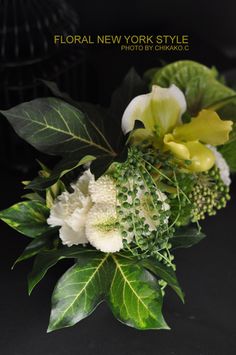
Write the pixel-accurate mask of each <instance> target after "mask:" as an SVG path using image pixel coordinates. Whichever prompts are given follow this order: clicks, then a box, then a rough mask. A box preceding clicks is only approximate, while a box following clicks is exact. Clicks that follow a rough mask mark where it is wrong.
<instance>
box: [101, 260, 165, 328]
mask: <svg viewBox="0 0 236 355" xmlns="http://www.w3.org/2000/svg"><path fill="white" fill-rule="evenodd" d="M111 257H112V259H113V263H114V265H115V270H114V274H113V277H112V281H111V286H110V289H109V292H108V303H109V305H110V307H111V310H112V312H113V314H114V315H115V317H116V318H118V319H119V320H120V321H121V322H123V323H125V324H127V325H129V326H132V327H135V328H137V329H169V327H168V325H167V324H166V322H165V320H164V318H163V316H162V313H161V308H162V294H161V290H160V288H159V286H158V282H157V280H156V278H155V277H154V276H153V275H152V274H151V273H150V272H148V271H147V270H146V269H144V268H143V267H142V266H141V265H139V264H138V263H136V261H135V260H130V259H128V258H125V257H121V256H116V255H115V254H112V256H111Z"/></svg>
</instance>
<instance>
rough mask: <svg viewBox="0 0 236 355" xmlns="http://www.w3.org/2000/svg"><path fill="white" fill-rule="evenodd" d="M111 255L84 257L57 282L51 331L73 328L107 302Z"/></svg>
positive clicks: (84, 255) (53, 298)
mask: <svg viewBox="0 0 236 355" xmlns="http://www.w3.org/2000/svg"><path fill="white" fill-rule="evenodd" d="M108 263H109V254H104V253H99V252H97V251H93V252H92V253H90V254H83V253H82V254H81V255H80V257H79V259H78V261H77V263H76V264H75V265H74V266H73V267H72V268H70V269H69V270H68V271H67V272H66V273H65V274H64V275H63V276H62V277H61V279H60V280H59V281H58V283H57V285H56V288H55V290H54V292H53V296H52V311H51V317H50V322H49V327H48V332H51V331H53V330H56V329H60V328H65V327H70V326H72V325H74V324H76V323H77V322H79V321H80V320H81V319H83V318H85V317H87V316H88V315H89V314H90V313H91V312H92V311H93V310H94V309H95V308H96V306H97V305H98V304H99V303H100V302H101V301H102V300H103V299H104V296H105V293H106V289H107V285H106V283H107V281H108V280H109V276H108V274H107V273H108V272H109V267H108Z"/></svg>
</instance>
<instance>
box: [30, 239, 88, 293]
mask: <svg viewBox="0 0 236 355" xmlns="http://www.w3.org/2000/svg"><path fill="white" fill-rule="evenodd" d="M87 253H88V254H89V253H93V250H92V249H85V248H84V247H78V246H73V247H70V248H69V247H63V248H60V249H58V250H47V251H43V252H41V253H39V254H38V255H37V256H36V258H35V261H34V265H33V269H32V271H31V273H30V274H29V276H28V291H29V294H31V292H32V291H33V289H34V288H35V286H36V285H37V284H38V283H39V282H40V281H41V280H42V278H43V277H44V276H45V275H46V273H47V271H48V270H49V269H50V268H51V267H53V266H54V265H56V264H57V262H58V261H59V260H62V259H70V258H72V259H75V258H78V257H79V256H80V255H81V254H84V255H85V254H86V255H87Z"/></svg>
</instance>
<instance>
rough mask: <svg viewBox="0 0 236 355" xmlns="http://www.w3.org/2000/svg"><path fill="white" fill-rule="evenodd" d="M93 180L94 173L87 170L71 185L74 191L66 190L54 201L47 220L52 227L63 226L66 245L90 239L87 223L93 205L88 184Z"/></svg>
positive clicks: (62, 232) (63, 238)
mask: <svg viewBox="0 0 236 355" xmlns="http://www.w3.org/2000/svg"><path fill="white" fill-rule="evenodd" d="M93 180H94V177H93V175H92V174H91V173H90V172H89V171H86V172H85V173H84V174H83V175H82V176H81V177H80V178H79V179H78V181H77V182H76V183H75V184H72V185H71V186H72V188H73V189H74V192H72V193H69V192H68V191H65V192H63V193H62V194H61V195H60V196H58V197H57V199H56V200H55V201H54V204H53V206H52V208H51V211H50V216H49V218H48V220H47V222H48V224H49V225H50V226H52V227H55V226H61V228H60V231H59V235H60V238H61V240H62V242H63V244H65V245H68V246H72V245H77V244H83V243H86V242H87V241H88V240H87V237H86V234H85V224H86V218H87V214H88V211H89V210H90V208H91V207H92V200H91V197H90V195H89V194H88V186H89V182H90V181H93Z"/></svg>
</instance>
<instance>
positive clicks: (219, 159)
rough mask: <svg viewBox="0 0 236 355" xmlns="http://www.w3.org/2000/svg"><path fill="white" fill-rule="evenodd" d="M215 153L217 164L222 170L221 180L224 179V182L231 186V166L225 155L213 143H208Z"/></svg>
mask: <svg viewBox="0 0 236 355" xmlns="http://www.w3.org/2000/svg"><path fill="white" fill-rule="evenodd" d="M207 147H208V148H209V149H210V150H211V151H212V152H213V153H214V155H215V159H216V166H217V168H218V169H219V171H220V177H221V180H222V181H223V183H224V184H225V185H226V186H229V185H230V184H231V179H230V169H229V166H228V164H227V162H226V160H225V159H224V157H223V156H222V154H221V153H220V152H218V150H217V149H216V148H215V147H213V146H212V145H208V146H207Z"/></svg>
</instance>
